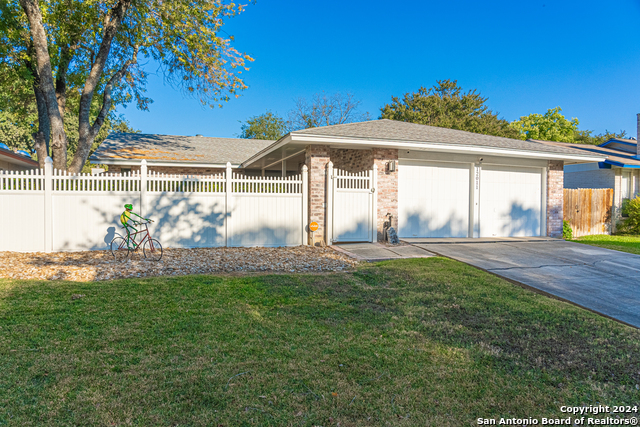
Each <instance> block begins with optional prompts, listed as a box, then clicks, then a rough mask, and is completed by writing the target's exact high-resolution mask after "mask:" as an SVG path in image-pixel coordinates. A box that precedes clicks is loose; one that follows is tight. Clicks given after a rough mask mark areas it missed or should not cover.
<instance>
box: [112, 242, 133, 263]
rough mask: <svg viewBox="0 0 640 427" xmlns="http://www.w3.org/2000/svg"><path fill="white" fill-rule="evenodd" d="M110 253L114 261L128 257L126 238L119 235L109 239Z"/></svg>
mask: <svg viewBox="0 0 640 427" xmlns="http://www.w3.org/2000/svg"><path fill="white" fill-rule="evenodd" d="M111 255H113V257H114V258H115V259H116V261H124V260H125V259H127V258H128V257H129V247H128V246H127V241H126V239H124V238H122V237H120V236H118V237H114V238H113V240H112V241H111Z"/></svg>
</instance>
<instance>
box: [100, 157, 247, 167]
mask: <svg viewBox="0 0 640 427" xmlns="http://www.w3.org/2000/svg"><path fill="white" fill-rule="evenodd" d="M141 162H142V159H140V160H132V159H103V160H100V159H95V158H94V159H90V163H93V164H96V165H114V166H115V165H119V166H140V163H141ZM147 166H163V167H180V168H188V167H193V168H221V169H224V168H226V167H227V164H226V163H182V162H154V161H153V160H147ZM231 167H232V168H239V167H240V164H239V163H235V164H234V163H232V164H231Z"/></svg>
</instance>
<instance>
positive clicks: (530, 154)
mask: <svg viewBox="0 0 640 427" xmlns="http://www.w3.org/2000/svg"><path fill="white" fill-rule="evenodd" d="M290 137H291V141H307V142H309V143H316V144H318V143H321V144H327V145H332V146H339V145H348V146H361V147H364V146H374V147H376V148H392V149H408V150H418V151H439V152H450V153H470V154H482V155H488V154H493V155H502V156H508V157H527V158H538V159H547V160H569V161H579V162H601V161H604V160H605V159H606V157H603V156H594V155H585V154H568V153H551V152H541V151H531V150H514V149H508V148H498V147H485V146H478V145H461V144H448V143H434V142H420V141H392V140H380V139H367V138H352V137H351V138H346V137H328V136H324V135H310V134H304V135H296V134H295V133H291V134H290ZM275 148H277V147H275ZM275 148H274V149H275ZM245 163H246V162H245Z"/></svg>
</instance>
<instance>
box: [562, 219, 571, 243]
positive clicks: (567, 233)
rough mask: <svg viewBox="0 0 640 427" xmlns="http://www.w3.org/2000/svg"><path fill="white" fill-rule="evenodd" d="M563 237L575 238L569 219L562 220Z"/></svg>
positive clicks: (566, 238) (567, 238)
mask: <svg viewBox="0 0 640 427" xmlns="http://www.w3.org/2000/svg"><path fill="white" fill-rule="evenodd" d="M562 238H563V239H565V240H571V239H573V230H572V229H571V224H569V221H562Z"/></svg>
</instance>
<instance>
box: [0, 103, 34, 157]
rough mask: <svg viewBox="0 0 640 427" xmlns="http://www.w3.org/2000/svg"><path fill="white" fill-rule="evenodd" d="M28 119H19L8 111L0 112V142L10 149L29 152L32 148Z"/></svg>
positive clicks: (31, 124) (30, 124) (30, 125)
mask: <svg viewBox="0 0 640 427" xmlns="http://www.w3.org/2000/svg"><path fill="white" fill-rule="evenodd" d="M29 118H31V119H33V118H34V117H24V116H23V117H20V116H18V115H16V114H13V113H12V112H10V111H1V110H0V142H3V143H5V144H7V145H8V146H9V148H12V149H19V150H27V151H31V149H32V148H33V138H32V137H31V132H32V130H31V128H32V126H33V123H30V120H28V119H29Z"/></svg>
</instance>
